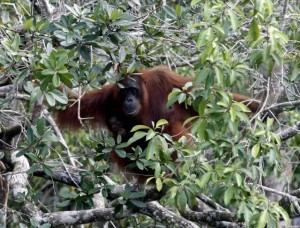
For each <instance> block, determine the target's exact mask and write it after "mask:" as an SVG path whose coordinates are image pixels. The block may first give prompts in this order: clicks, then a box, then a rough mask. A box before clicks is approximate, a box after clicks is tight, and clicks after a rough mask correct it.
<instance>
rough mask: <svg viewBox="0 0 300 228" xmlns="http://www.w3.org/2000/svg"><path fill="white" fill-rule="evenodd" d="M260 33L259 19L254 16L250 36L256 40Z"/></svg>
mask: <svg viewBox="0 0 300 228" xmlns="http://www.w3.org/2000/svg"><path fill="white" fill-rule="evenodd" d="M259 35H260V30H259V27H258V24H257V21H256V19H255V18H253V19H252V21H251V24H250V27H249V32H248V36H249V37H250V38H251V39H252V41H255V40H257V39H258V38H259Z"/></svg>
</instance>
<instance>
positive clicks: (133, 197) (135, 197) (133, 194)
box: [130, 191, 146, 199]
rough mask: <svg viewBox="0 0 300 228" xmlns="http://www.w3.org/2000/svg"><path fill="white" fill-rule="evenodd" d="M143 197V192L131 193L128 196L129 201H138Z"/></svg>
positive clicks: (144, 193)
mask: <svg viewBox="0 0 300 228" xmlns="http://www.w3.org/2000/svg"><path fill="white" fill-rule="evenodd" d="M144 196H146V192H145V191H140V192H132V193H131V194H130V199H138V198H142V197H144Z"/></svg>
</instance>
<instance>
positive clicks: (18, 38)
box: [10, 33, 20, 51]
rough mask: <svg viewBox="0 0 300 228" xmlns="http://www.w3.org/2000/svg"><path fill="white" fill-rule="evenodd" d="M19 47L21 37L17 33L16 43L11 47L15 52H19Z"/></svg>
mask: <svg viewBox="0 0 300 228" xmlns="http://www.w3.org/2000/svg"><path fill="white" fill-rule="evenodd" d="M19 46H20V36H19V35H18V34H17V33H15V38H14V41H13V42H12V44H11V46H10V47H11V49H12V50H13V51H18V50H19Z"/></svg>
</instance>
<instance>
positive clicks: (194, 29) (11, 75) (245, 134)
mask: <svg viewBox="0 0 300 228" xmlns="http://www.w3.org/2000/svg"><path fill="white" fill-rule="evenodd" d="M0 15H1V17H0V42H1V45H0V124H1V129H0V139H1V150H0V170H1V173H0V221H1V223H2V225H3V226H5V225H7V227H15V226H16V225H20V226H22V227H26V226H30V227H51V226H54V227H55V226H58V225H66V226H68V225H77V224H89V223H92V224H93V225H94V226H95V227H105V226H106V227H109V226H110V225H111V226H115V225H116V224H117V225H116V226H120V227H129V226H130V227H140V226H145V227H154V226H155V227H164V226H168V225H169V226H176V227H177V226H178V227H202V226H208V227H266V226H268V227H277V226H278V225H279V224H284V225H286V226H289V225H291V224H297V222H298V221H299V220H298V219H299V216H298V215H299V213H300V206H299V202H300V192H299V184H300V179H299V176H298V174H300V169H299V166H298V162H299V153H300V149H299V148H300V147H299V145H300V134H299V131H300V115H299V110H300V109H299V107H300V106H299V104H300V90H299V88H300V87H299V85H300V54H299V53H300V52H299V49H300V43H299V42H300V20H299V19H300V4H299V1H298V0H291V1H287V0H285V1H271V0H253V1H249V0H242V1H238V0H229V1H220V0H212V1H208V0H192V1H188V0H178V1H175V0H170V1H166V0H162V1H155V0H128V1H123V0H108V1H85V0H82V1H80V0H76V1H63V2H62V1H54V0H53V1H48V0H40V1H35V0H34V1H21V0H5V1H1V2H0ZM158 65H166V66H167V67H169V68H170V69H172V70H173V71H176V72H177V73H179V74H180V75H182V76H183V77H185V76H192V77H194V82H193V83H187V84H186V85H185V86H184V87H183V88H181V89H174V90H173V91H172V92H171V93H170V94H169V104H174V103H179V104H182V105H185V106H186V107H188V106H192V107H193V108H194V109H195V110H196V112H197V115H196V116H192V117H191V118H189V119H187V120H186V123H192V124H191V129H190V138H191V140H192V143H189V142H188V140H187V138H186V137H182V138H181V139H179V140H178V141H177V140H174V139H173V138H172V137H171V136H170V135H167V134H163V133H162V129H163V128H164V126H165V125H166V124H167V122H166V120H163V119H162V120H159V121H158V122H153V125H152V126H141V125H138V126H135V127H134V128H133V129H132V131H133V132H134V134H133V137H132V138H131V139H129V140H128V142H123V141H122V139H121V137H117V138H114V137H112V136H111V134H110V132H109V130H108V129H99V128H93V127H91V126H89V125H84V126H82V129H81V130H80V131H77V132H74V131H72V130H66V129H61V128H60V127H59V126H58V125H57V123H56V120H55V118H54V115H53V113H54V112H55V110H60V109H64V108H65V107H66V106H67V105H70V104H72V102H73V103H74V102H78V99H79V98H80V97H81V96H82V95H84V94H85V93H87V92H88V91H91V90H92V89H95V88H101V87H102V86H103V85H106V84H108V83H118V81H119V80H121V79H122V78H123V77H124V75H130V74H132V73H133V72H134V70H135V69H137V68H140V69H148V68H151V67H154V66H158ZM199 84H201V85H202V87H201V89H200V91H199V90H193V89H191V88H195V87H197V85H199ZM61 85H65V86H67V87H68V88H69V89H71V90H72V93H74V94H75V95H76V97H75V98H74V97H70V96H68V93H67V91H66V90H65V89H61V88H62V87H61ZM229 92H238V93H240V94H244V95H247V96H249V97H251V98H253V99H255V100H259V101H260V108H259V110H258V111H257V112H256V113H254V114H253V115H249V109H248V108H247V107H246V106H245V105H244V104H242V103H239V102H233V101H232V97H231V95H230V93H229ZM153 93H155V88H153ZM69 95H70V94H69ZM102 108H103V109H105V107H102ZM140 139H143V140H145V141H146V142H147V145H148V146H147V148H146V149H145V150H142V149H141V148H140V147H138V146H137V147H135V148H133V153H131V154H130V155H128V153H126V151H125V150H124V147H125V146H128V145H130V143H132V142H135V141H137V140H140ZM112 151H115V152H116V153H117V154H118V155H119V156H120V157H126V156H127V157H128V156H130V158H131V159H132V163H133V165H134V166H136V167H138V168H139V169H140V170H143V169H146V168H148V169H149V168H151V169H153V170H154V174H153V176H151V177H149V182H147V184H146V185H140V184H137V183H135V182H134V181H132V180H130V179H127V176H126V175H125V174H124V173H122V172H119V171H118V170H117V169H115V167H113V166H114V165H113V164H111V163H110V162H109V159H108V157H109V154H110V153H111V152H112ZM173 151H177V153H178V154H179V156H178V159H177V161H175V162H174V161H172V159H171V154H172V152H173ZM168 172H170V173H173V175H166V173H168Z"/></svg>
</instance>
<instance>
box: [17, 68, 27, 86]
mask: <svg viewBox="0 0 300 228" xmlns="http://www.w3.org/2000/svg"><path fill="white" fill-rule="evenodd" d="M28 76H29V70H28V69H25V70H23V71H22V72H21V73H20V74H19V75H18V76H17V77H16V78H15V79H14V83H20V82H23V81H24V79H25V78H27V77H28Z"/></svg>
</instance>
